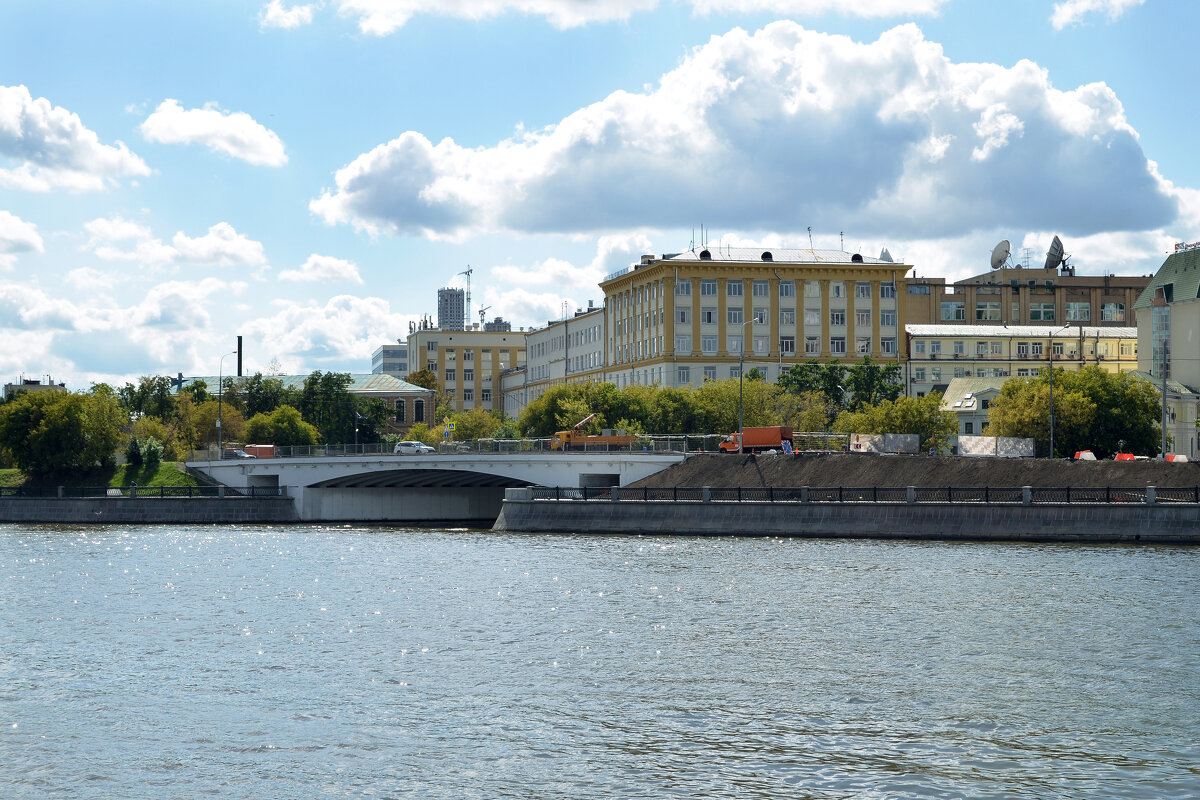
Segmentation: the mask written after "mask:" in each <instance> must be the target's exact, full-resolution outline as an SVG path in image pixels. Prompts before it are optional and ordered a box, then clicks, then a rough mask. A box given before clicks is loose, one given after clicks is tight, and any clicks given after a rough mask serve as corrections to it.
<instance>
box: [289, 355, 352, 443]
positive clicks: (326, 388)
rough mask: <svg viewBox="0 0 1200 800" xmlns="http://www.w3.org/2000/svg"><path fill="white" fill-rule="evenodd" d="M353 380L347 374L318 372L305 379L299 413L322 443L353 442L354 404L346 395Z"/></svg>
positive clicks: (349, 396) (349, 395) (348, 393)
mask: <svg viewBox="0 0 1200 800" xmlns="http://www.w3.org/2000/svg"><path fill="white" fill-rule="evenodd" d="M351 383H353V378H351V377H350V375H349V374H347V373H338V372H321V371H320V370H317V371H315V372H313V373H312V374H310V375H309V376H308V377H307V378H305V379H304V388H303V389H302V390H301V392H300V405H299V410H300V413H301V415H303V417H304V419H305V421H306V422H308V423H310V424H312V425H315V426H316V427H317V430H319V431H320V432H321V440H322V441H324V442H326V443H330V442H338V443H344V442H352V441H354V421H355V420H354V412H355V410H356V404H355V402H354V398H353V397H352V396H351V394H350V392H349V387H350V384H351Z"/></svg>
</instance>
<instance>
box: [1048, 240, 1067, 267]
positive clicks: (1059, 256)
mask: <svg viewBox="0 0 1200 800" xmlns="http://www.w3.org/2000/svg"><path fill="white" fill-rule="evenodd" d="M1064 260H1065V259H1064V258H1063V243H1062V239H1059V238H1058V237H1057V236H1055V237H1054V241H1053V242H1051V243H1050V249H1049V250H1047V251H1046V269H1058V265H1059V264H1061V263H1063V261H1064Z"/></svg>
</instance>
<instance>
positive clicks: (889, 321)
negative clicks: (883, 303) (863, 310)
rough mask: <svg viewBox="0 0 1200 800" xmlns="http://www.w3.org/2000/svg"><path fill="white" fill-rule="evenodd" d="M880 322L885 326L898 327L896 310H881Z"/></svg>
mask: <svg viewBox="0 0 1200 800" xmlns="http://www.w3.org/2000/svg"><path fill="white" fill-rule="evenodd" d="M879 324H880V325H882V326H883V327H885V328H894V327H896V312H895V311H890V310H881V311H880V312H879Z"/></svg>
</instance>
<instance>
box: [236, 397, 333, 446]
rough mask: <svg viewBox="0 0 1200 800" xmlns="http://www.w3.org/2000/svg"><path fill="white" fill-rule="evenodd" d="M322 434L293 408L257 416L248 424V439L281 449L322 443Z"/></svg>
mask: <svg viewBox="0 0 1200 800" xmlns="http://www.w3.org/2000/svg"><path fill="white" fill-rule="evenodd" d="M320 436H321V434H320V432H319V431H318V430H317V429H316V427H315V426H313V425H310V424H309V423H307V422H305V421H304V419H303V418H302V417H301V416H300V412H299V411H297V410H296V409H294V408H292V407H291V406H279V407H278V408H276V409H274V410H273V411H271V412H270V413H259V414H255V415H254V416H253V417H251V418H250V420H249V421H248V422H247V423H246V438H247V439H248V440H249V441H252V442H261V443H263V444H275V445H279V446H281V447H302V446H305V445H314V444H316V443H317V442H318V441H320Z"/></svg>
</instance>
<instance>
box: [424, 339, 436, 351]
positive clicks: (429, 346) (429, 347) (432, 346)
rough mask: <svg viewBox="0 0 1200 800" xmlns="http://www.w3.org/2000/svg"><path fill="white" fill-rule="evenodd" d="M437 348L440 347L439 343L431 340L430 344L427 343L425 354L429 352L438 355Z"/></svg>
mask: <svg viewBox="0 0 1200 800" xmlns="http://www.w3.org/2000/svg"><path fill="white" fill-rule="evenodd" d="M437 347H438V345H437V342H436V341H433V340H430V341H428V342H426V343H425V352H427V353H436V352H437Z"/></svg>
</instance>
